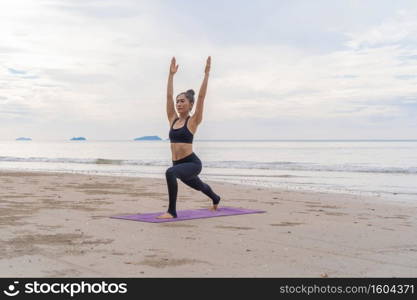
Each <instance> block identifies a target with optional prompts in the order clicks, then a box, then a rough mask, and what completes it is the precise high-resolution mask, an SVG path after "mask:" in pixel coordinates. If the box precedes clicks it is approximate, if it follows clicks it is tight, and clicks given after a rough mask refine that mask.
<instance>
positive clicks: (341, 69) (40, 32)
mask: <svg viewBox="0 0 417 300" xmlns="http://www.w3.org/2000/svg"><path fill="white" fill-rule="evenodd" d="M238 4H239V5H238ZM23 8H25V9H23ZM415 8H416V7H415V5H414V4H413V2H405V4H394V3H391V2H389V1H382V2H372V1H370V2H366V3H364V2H362V1H349V2H346V3H341V2H330V1H318V2H315V3H314V4H313V3H310V2H305V1H303V2H301V1H300V2H294V1H280V2H277V1H259V2H257V4H256V5H254V4H253V2H249V1H243V2H242V1H235V0H233V1H226V2H225V1H214V2H210V3H209V2H202V1H196V2H189V1H172V2H169V1H127V0H123V1H70V2H69V1H58V0H53V1H52V0H48V1H24V2H22V1H5V2H4V4H3V7H2V11H1V12H0V26H1V28H3V31H4V32H2V34H3V35H2V41H3V45H2V46H0V67H1V68H0V95H1V97H7V103H8V104H7V106H5V105H6V104H5V103H4V101H3V102H0V111H3V112H18V111H19V110H20V109H21V110H22V112H24V113H23V114H22V115H24V116H25V118H27V120H28V119H29V117H30V119H31V120H32V122H33V126H32V128H34V129H33V130H38V131H37V132H38V133H39V134H42V135H53V136H57V135H58V132H57V131H54V132H53V133H52V130H51V131H45V130H44V129H45V128H47V126H46V127H43V126H44V125H42V124H54V125H56V126H55V128H59V126H60V125H59V124H64V121H62V120H65V122H68V123H71V124H72V125H73V127H74V128H78V129H79V130H80V131H81V130H82V129H83V128H88V127H90V128H97V130H95V131H94V133H96V134H97V137H101V138H104V137H109V136H113V137H120V136H121V135H122V134H124V136H126V137H127V136H130V137H132V136H137V135H138V134H137V130H136V129H135V128H148V126H151V127H149V130H151V131H152V132H157V133H158V132H159V134H161V135H162V136H166V125H167V124H166V120H165V118H166V113H165V101H166V100H165V94H166V84H167V82H166V81H167V74H168V67H169V62H170V59H171V57H172V56H175V57H176V58H177V62H178V63H179V65H180V67H179V71H178V73H177V75H176V76H175V79H174V93H175V94H177V93H179V92H181V91H185V90H187V89H189V88H193V89H194V90H195V91H196V92H197V93H198V90H199V88H200V85H201V82H202V79H203V70H204V63H205V60H206V58H207V56H208V55H211V56H212V60H213V62H212V72H211V74H210V80H209V88H208V92H207V98H206V103H205V112H204V119H205V120H207V122H211V124H213V123H218V124H228V123H227V122H229V123H230V122H234V123H236V124H237V126H236V128H238V127H239V126H243V124H245V122H246V120H253V124H252V126H253V128H254V132H253V134H256V133H255V132H256V131H258V132H262V130H261V129H264V128H263V127H258V126H267V125H262V124H267V123H265V122H264V121H265V120H277V121H276V123H274V124H276V125H271V124H270V123H268V124H269V125H268V126H272V128H273V127H274V126H279V121H278V120H287V121H286V122H287V123H286V124H287V126H288V130H291V124H293V125H294V126H298V125H295V124H304V126H306V127H308V123H309V122H310V121H311V120H322V121H321V122H324V123H326V122H327V127H328V128H329V127H332V125H331V124H335V122H337V120H349V121H346V123H344V124H345V125H346V124H348V123H349V124H350V125H349V126H354V125H352V124H355V121H357V123H360V124H362V125H364V124H365V125H366V124H368V125H369V126H375V124H377V123H378V122H381V124H382V123H383V119H381V118H379V117H378V116H383V117H384V118H385V119H384V120H397V119H400V118H405V121H404V122H408V120H410V122H411V120H412V119H413V118H415V117H416V112H415V109H414V106H413V105H412V104H410V105H405V104H404V102H402V100H400V99H415V98H413V97H415V95H416V93H417V85H416V83H417V82H416V76H415V75H414V74H417V66H416V65H415V59H416V57H417V49H416V41H417V21H415V20H416V18H415V17H416V10H415ZM11 75H12V76H11ZM28 79H30V80H28ZM0 99H2V98H0ZM4 100H6V99H4ZM410 101H412V100H410ZM12 104H14V105H15V106H14V107H13V106H11V105H12ZM8 115H9V117H10V116H11V115H12V114H10V113H8ZM378 118H379V119H378ZM208 120H209V121H208ZM302 120H303V121H302ZM61 122H62V123H61ZM268 122H269V121H268ZM291 122H293V123H291ZM108 123H112V124H117V126H119V127H120V128H123V130H125V133H123V132H122V131H121V130H119V129H117V128H113V129H112V128H109V127H108V126H109V125H108ZM88 124H89V125H88ZM398 124H402V123H398ZM398 126H400V125H398ZM69 127H70V126H67V125H62V129H63V130H66V132H68V130H70V129H69ZM114 127H116V126H114ZM306 127H305V128H306ZM325 127H326V126H324V125H323V128H325ZM37 128H38V129H37ZM41 128H42V129H41ZM99 128H106V131H105V132H102V133H100V130H99ZM129 128H132V129H129ZM213 128H214V127H213ZM233 128H235V127H233V126H230V127H228V126H227V125H226V127H225V129H224V131H223V132H222V133H221V134H225V135H226V134H227V135H229V136H235V135H236V134H240V133H239V131H238V130H237V129H236V128H235V129H233ZM294 128H295V127H294ZM351 128H353V127H351ZM301 129H302V127H300V128H299V130H298V131H297V132H299V133H300V132H301ZM309 130H312V129H311V128H309ZM369 130H371V129H369ZM372 130H373V129H372ZM397 130H398V131H401V128H400V127H398V128H397ZM364 131H366V130H364ZM265 132H268V136H264V137H263V138H268V137H270V138H273V137H274V136H273V134H274V132H277V131H276V130H272V129H271V130H267V131H265ZM372 132H373V131H372ZM200 134H203V135H202V136H199V137H200V138H204V134H205V135H206V136H215V135H216V134H220V132H219V131H217V132H214V133H211V132H208V131H205V130H201V131H200ZM381 134H383V132H381Z"/></svg>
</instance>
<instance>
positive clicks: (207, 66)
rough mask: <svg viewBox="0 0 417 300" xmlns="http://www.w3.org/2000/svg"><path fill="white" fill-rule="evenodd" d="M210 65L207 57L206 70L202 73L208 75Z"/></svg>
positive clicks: (209, 58) (209, 59)
mask: <svg viewBox="0 0 417 300" xmlns="http://www.w3.org/2000/svg"><path fill="white" fill-rule="evenodd" d="M210 65H211V56H209V57H208V58H207V62H206V69H205V70H204V72H205V73H206V74H208V73H210Z"/></svg>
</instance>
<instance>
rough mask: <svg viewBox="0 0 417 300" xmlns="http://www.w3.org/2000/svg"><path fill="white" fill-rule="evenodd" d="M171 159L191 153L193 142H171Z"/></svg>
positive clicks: (180, 157) (177, 158) (178, 158)
mask: <svg viewBox="0 0 417 300" xmlns="http://www.w3.org/2000/svg"><path fill="white" fill-rule="evenodd" d="M171 153H172V160H180V159H182V158H184V157H186V156H188V155H190V154H191V153H193V144H188V143H171Z"/></svg>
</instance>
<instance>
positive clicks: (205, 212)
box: [110, 207, 266, 223]
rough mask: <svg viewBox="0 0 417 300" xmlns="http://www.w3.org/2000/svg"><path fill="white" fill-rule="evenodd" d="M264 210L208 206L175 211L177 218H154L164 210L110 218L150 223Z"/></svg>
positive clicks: (262, 211)
mask: <svg viewBox="0 0 417 300" xmlns="http://www.w3.org/2000/svg"><path fill="white" fill-rule="evenodd" d="M264 212H266V211H264V210H254V209H246V208H236V207H219V208H218V209H217V210H216V211H211V210H209V209H208V208H202V209H189V210H179V211H177V218H173V219H157V218H156V217H157V216H160V215H162V214H163V213H164V212H158V213H147V214H135V215H123V216H112V217H110V218H113V219H125V220H132V221H141V222H151V223H163V222H176V221H183V220H191V219H201V218H212V217H222V216H232V215H243V214H256V213H264Z"/></svg>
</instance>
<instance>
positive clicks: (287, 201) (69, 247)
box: [0, 171, 417, 277]
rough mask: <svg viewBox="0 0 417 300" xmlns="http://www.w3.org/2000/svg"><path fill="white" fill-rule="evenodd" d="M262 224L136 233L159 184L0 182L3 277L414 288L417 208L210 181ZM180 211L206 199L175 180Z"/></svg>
mask: <svg viewBox="0 0 417 300" xmlns="http://www.w3.org/2000/svg"><path fill="white" fill-rule="evenodd" d="M207 183H209V184H210V185H211V186H212V188H213V189H214V190H215V191H216V193H218V194H219V195H221V196H222V202H221V204H223V205H225V206H234V207H244V208H253V209H262V210H266V211H267V213H262V214H249V215H237V216H228V217H215V218H207V219H195V220H187V221H179V222H169V223H144V222H135V221H128V220H120V219H111V218H110V216H114V215H121V214H134V213H149V212H159V211H161V212H164V211H166V209H167V204H168V196H167V187H166V183H165V180H162V179H152V178H127V177H115V176H97V175H94V176H91V175H80V174H70V173H68V174H64V173H42V172H14V171H13V172H12V171H7V172H6V171H1V172H0V184H1V190H0V234H1V235H0V270H1V271H0V276H1V277H326V276H328V277H417V239H416V237H417V230H416V229H417V222H416V220H417V217H416V216H417V206H416V205H415V204H413V203H405V202H398V203H396V202H395V201H394V200H395V199H391V200H390V199H382V198H379V197H370V196H355V195H348V194H330V193H319V192H303V191H289V190H285V189H272V188H259V187H253V186H245V185H237V184H223V183H219V182H210V181H207ZM178 188H179V190H178V203H177V209H178V210H182V209H192V208H204V207H209V206H210V199H209V198H207V197H206V196H205V195H204V194H202V193H201V192H198V191H195V190H192V189H190V188H189V187H187V186H185V185H184V184H183V183H182V182H180V181H178Z"/></svg>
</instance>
